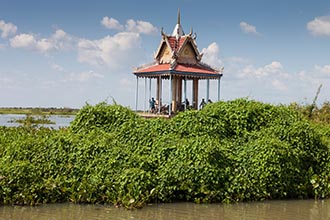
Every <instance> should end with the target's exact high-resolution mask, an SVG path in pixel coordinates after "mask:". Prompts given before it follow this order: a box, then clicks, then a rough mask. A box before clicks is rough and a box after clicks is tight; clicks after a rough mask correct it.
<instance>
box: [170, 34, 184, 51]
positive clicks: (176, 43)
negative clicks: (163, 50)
mask: <svg viewBox="0 0 330 220" xmlns="http://www.w3.org/2000/svg"><path fill="white" fill-rule="evenodd" d="M167 39H168V42H169V43H170V46H171V49H172V50H173V51H178V50H179V49H180V48H181V46H182V45H183V43H184V41H185V40H186V37H180V38H179V40H177V39H176V37H172V36H168V37H167Z"/></svg>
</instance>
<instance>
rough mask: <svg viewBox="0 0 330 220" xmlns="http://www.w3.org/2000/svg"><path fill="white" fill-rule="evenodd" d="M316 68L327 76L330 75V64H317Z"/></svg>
mask: <svg viewBox="0 0 330 220" xmlns="http://www.w3.org/2000/svg"><path fill="white" fill-rule="evenodd" d="M314 68H315V70H316V71H318V72H321V73H322V74H325V75H327V76H330V65H324V66H319V65H315V67H314Z"/></svg>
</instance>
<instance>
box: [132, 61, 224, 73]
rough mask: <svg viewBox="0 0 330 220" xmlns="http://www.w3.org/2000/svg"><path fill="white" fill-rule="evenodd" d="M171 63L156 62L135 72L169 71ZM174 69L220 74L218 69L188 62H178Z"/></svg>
mask: <svg viewBox="0 0 330 220" xmlns="http://www.w3.org/2000/svg"><path fill="white" fill-rule="evenodd" d="M169 70H170V64H168V63H165V64H156V65H153V66H149V67H145V68H141V69H139V70H137V71H135V72H134V73H151V72H155V73H156V72H162V71H169ZM172 71H178V72H187V73H199V74H218V73H219V72H217V71H216V70H214V69H212V68H210V67H207V66H202V65H198V64H197V65H188V64H177V65H176V66H175V68H174V69H173V70H172Z"/></svg>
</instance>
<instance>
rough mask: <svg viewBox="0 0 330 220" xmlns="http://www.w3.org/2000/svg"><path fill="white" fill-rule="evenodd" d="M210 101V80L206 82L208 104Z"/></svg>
mask: <svg viewBox="0 0 330 220" xmlns="http://www.w3.org/2000/svg"><path fill="white" fill-rule="evenodd" d="M209 99H210V79H207V80H206V100H205V101H206V103H207V102H208V101H209Z"/></svg>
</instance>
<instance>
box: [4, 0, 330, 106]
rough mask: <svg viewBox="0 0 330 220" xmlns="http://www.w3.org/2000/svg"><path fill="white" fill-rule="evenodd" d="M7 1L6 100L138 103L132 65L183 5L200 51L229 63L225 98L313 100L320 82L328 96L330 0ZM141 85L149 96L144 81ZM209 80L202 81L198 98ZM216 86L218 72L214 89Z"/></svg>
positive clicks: (215, 62)
mask: <svg viewBox="0 0 330 220" xmlns="http://www.w3.org/2000/svg"><path fill="white" fill-rule="evenodd" d="M0 5H1V6H0V106H1V107H4V106H22V107H25V106H32V107H37V106H41V107H51V106H55V107H81V106H83V105H85V103H86V102H88V103H90V104H95V103H98V102H100V101H104V100H109V102H111V101H112V98H113V99H115V100H116V102H117V103H119V104H122V105H124V106H130V107H132V108H133V106H134V103H135V84H136V79H135V77H134V75H133V74H132V69H133V68H134V67H137V66H139V65H141V64H144V63H150V62H152V61H153V54H154V52H155V51H156V50H157V48H158V45H159V42H160V40H161V36H160V29H161V28H162V27H163V28H164V31H165V32H166V33H168V34H171V33H172V30H173V28H174V26H175V24H176V20H177V11H178V8H180V11H181V24H182V26H183V29H184V31H185V32H186V33H188V32H189V31H190V28H191V27H192V28H193V31H194V32H196V33H197V45H198V49H199V51H200V52H203V53H204V57H203V61H204V62H206V63H209V64H211V65H212V66H216V67H224V72H223V74H224V76H223V78H222V81H221V99H222V100H231V99H235V98H240V97H249V98H251V99H256V100H260V101H263V102H268V103H274V104H278V103H284V104H288V103H291V102H297V103H311V102H312V100H313V97H314V96H315V93H316V90H317V88H318V87H319V85H320V84H322V85H323V87H322V89H321V93H320V95H319V103H322V102H324V101H329V100H330V93H329V90H330V1H329V0H315V1H310V0H308V1H307V0H300V1H298V0H290V1H288V0H277V1H274V0H225V1H224V0H219V1H216V0H214V1H212V0H204V1H197V0H177V1H175V0H164V1H151V0H140V1H128V0H121V1H113V0H107V1H103V0H94V1H74V0H72V1H61V0H57V1H41V0H39V1H37V0H30V1H18V0H0ZM139 85H140V86H139V91H140V96H139V99H141V100H144V81H140V84H139ZM188 87H189V84H188ZM166 88H167V85H166V84H164V89H165V90H166ZM203 89H205V82H201V83H200V94H199V97H200V99H201V98H202V97H204V93H205V92H204V90H203ZM152 91H154V88H153V90H152ZM216 94H217V88H216V82H212V83H211V92H210V95H211V98H212V99H216ZM188 96H189V94H188ZM166 99H168V97H167V96H166V94H165V96H164V101H165V102H166ZM139 108H140V109H141V108H144V102H143V101H142V102H140V105H139Z"/></svg>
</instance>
